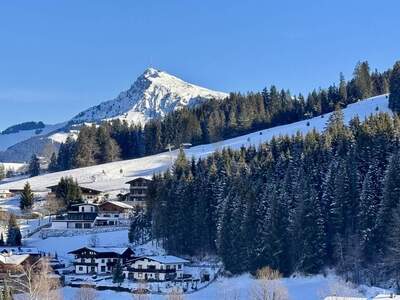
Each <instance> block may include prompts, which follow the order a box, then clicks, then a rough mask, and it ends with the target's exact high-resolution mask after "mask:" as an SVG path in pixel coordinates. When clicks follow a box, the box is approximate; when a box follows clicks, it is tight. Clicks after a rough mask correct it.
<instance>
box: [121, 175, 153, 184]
mask: <svg viewBox="0 0 400 300" xmlns="http://www.w3.org/2000/svg"><path fill="white" fill-rule="evenodd" d="M139 180H141V181H147V182H150V181H151V179H148V178H144V177H137V178H135V179H132V180H130V181H128V182H125V183H126V184H131V183H133V182H136V181H139Z"/></svg>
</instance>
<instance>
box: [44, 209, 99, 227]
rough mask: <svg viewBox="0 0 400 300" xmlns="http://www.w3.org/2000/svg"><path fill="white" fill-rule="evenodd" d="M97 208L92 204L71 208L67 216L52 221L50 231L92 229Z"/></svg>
mask: <svg viewBox="0 0 400 300" xmlns="http://www.w3.org/2000/svg"><path fill="white" fill-rule="evenodd" d="M97 212H98V206H97V205H96V204H93V203H81V204H75V205H72V206H71V210H69V211H68V213H67V214H64V215H60V216H57V217H56V218H55V219H53V220H52V223H51V228H52V229H68V228H71V229H82V228H84V229H89V228H92V227H94V225H95V220H96V217H97Z"/></svg>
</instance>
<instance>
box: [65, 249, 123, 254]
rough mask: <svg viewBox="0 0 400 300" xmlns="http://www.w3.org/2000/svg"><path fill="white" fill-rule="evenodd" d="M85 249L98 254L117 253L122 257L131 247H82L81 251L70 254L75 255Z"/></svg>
mask: <svg viewBox="0 0 400 300" xmlns="http://www.w3.org/2000/svg"><path fill="white" fill-rule="evenodd" d="M83 249H88V250H90V251H93V252H96V253H117V254H119V255H122V254H123V253H124V252H125V251H126V250H128V249H130V248H129V247H82V248H79V249H76V250H74V251H71V252H69V253H70V254H74V253H76V252H78V251H79V250H83Z"/></svg>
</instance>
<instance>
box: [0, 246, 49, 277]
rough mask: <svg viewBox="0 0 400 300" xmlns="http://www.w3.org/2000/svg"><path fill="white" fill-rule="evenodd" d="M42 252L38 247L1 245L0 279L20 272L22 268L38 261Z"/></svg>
mask: <svg viewBox="0 0 400 300" xmlns="http://www.w3.org/2000/svg"><path fill="white" fill-rule="evenodd" d="M42 254H43V253H41V252H40V251H39V250H38V249H37V248H27V247H0V280H1V279H2V278H4V277H6V276H8V275H9V274H13V275H16V274H19V273H20V272H21V271H22V268H23V267H25V266H29V265H32V264H34V263H35V262H37V261H38V260H39V259H40V258H41V257H42Z"/></svg>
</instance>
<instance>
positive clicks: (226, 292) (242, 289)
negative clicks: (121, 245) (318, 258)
mask: <svg viewBox="0 0 400 300" xmlns="http://www.w3.org/2000/svg"><path fill="white" fill-rule="evenodd" d="M282 283H283V285H284V286H285V287H286V288H287V290H288V292H289V297H290V300H322V299H324V297H325V296H327V295H331V292H332V289H337V288H341V291H342V292H343V294H342V295H347V296H361V295H362V296H367V297H370V296H375V295H376V294H378V292H382V290H380V289H376V288H365V287H361V288H360V289H355V288H353V287H351V286H348V285H346V284H344V283H343V282H341V280H340V279H339V278H337V277H336V276H334V275H329V276H327V277H324V276H322V275H316V276H309V277H297V278H285V279H282ZM255 284H256V281H255V280H254V279H253V278H252V277H251V276H250V275H249V274H244V275H241V276H237V277H232V278H219V279H218V280H217V281H216V282H213V283H212V284H211V285H210V286H208V287H207V288H205V289H202V290H199V291H198V292H195V293H192V294H186V295H185V300H231V299H234V300H248V299H251V292H252V288H253V287H254V285H255ZM77 290H78V289H77V288H71V287H65V288H63V290H62V291H63V295H64V297H65V300H73V299H76V298H75V297H76V293H77ZM96 293H97V296H98V300H109V299H113V300H132V299H135V298H133V297H132V294H130V293H125V292H118V293H117V292H113V291H97V292H96ZM149 299H151V300H165V299H167V298H166V296H163V295H149Z"/></svg>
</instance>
